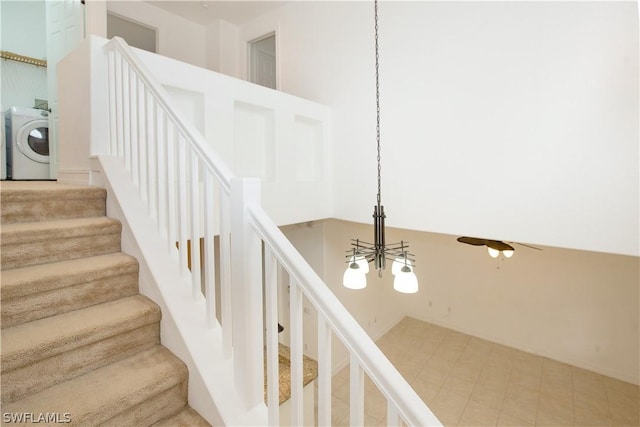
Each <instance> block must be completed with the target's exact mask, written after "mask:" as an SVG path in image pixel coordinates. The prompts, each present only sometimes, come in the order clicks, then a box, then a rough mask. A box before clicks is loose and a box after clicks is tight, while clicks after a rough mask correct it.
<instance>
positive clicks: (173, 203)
mask: <svg viewBox="0 0 640 427" xmlns="http://www.w3.org/2000/svg"><path fill="white" fill-rule="evenodd" d="M166 123H167V126H168V127H167V135H168V138H167V152H166V153H167V224H168V227H167V230H168V237H167V239H168V243H169V247H168V249H169V254H171V255H174V256H176V255H177V256H179V253H178V252H176V242H177V241H178V225H177V224H178V219H177V216H178V206H177V204H178V202H177V201H178V188H177V185H176V180H177V179H178V178H177V174H176V163H177V155H176V153H177V149H176V146H177V145H178V129H177V128H176V127H175V126H174V125H173V123H172V122H170V121H168V120H167V122H166Z"/></svg>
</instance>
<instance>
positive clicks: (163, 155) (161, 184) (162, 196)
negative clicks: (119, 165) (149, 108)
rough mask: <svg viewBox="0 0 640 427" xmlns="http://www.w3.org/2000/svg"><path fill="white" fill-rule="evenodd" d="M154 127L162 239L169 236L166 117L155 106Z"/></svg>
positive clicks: (160, 109) (159, 227)
mask: <svg viewBox="0 0 640 427" xmlns="http://www.w3.org/2000/svg"><path fill="white" fill-rule="evenodd" d="M156 115H157V118H156V127H157V131H156V134H157V139H156V142H157V145H156V151H157V153H158V161H157V163H156V169H157V171H156V175H157V176H158V185H157V191H158V195H157V198H158V231H159V232H160V234H161V235H162V236H163V237H167V238H168V236H169V231H168V228H169V224H168V222H167V187H168V185H169V184H168V182H167V143H168V142H167V139H168V137H167V133H168V129H167V116H166V114H164V110H163V109H162V108H160V107H159V106H158V105H157V104H156Z"/></svg>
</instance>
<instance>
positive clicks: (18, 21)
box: [0, 0, 47, 109]
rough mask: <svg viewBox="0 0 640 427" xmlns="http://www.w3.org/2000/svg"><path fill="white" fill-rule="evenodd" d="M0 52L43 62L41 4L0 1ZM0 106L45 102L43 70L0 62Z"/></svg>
mask: <svg viewBox="0 0 640 427" xmlns="http://www.w3.org/2000/svg"><path fill="white" fill-rule="evenodd" d="M0 8H1V13H0V15H1V16H2V18H1V19H2V30H1V31H2V35H1V38H0V40H1V43H0V45H1V50H6V51H9V52H13V53H17V54H19V55H23V56H30V57H32V58H36V59H47V39H46V19H45V7H44V0H38V1H28V2H25V1H2V2H1V3H0ZM0 74H1V75H2V86H1V90H0V94H1V95H0V105H1V106H2V108H3V109H7V108H9V107H13V106H23V107H33V106H34V99H36V98H37V99H47V69H46V68H43V67H36V66H34V65H30V64H24V63H19V62H15V61H6V60H2V61H0Z"/></svg>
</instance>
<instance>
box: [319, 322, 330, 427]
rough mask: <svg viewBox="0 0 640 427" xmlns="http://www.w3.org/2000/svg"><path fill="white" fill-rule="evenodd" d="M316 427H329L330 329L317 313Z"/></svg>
mask: <svg viewBox="0 0 640 427" xmlns="http://www.w3.org/2000/svg"><path fill="white" fill-rule="evenodd" d="M318 425H320V426H330V425H331V328H329V325H328V324H327V320H326V318H325V316H324V315H322V314H321V313H320V312H318Z"/></svg>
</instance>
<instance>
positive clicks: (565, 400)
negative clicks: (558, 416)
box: [540, 382, 606, 406]
mask: <svg viewBox="0 0 640 427" xmlns="http://www.w3.org/2000/svg"><path fill="white" fill-rule="evenodd" d="M543 397H544V398H547V399H552V400H556V401H558V402H560V403H562V404H564V405H566V406H572V405H573V404H574V401H573V391H572V389H571V387H566V386H554V385H550V384H549V383H545V382H543V383H542V384H541V386H540V398H541V399H542V398H543ZM605 404H606V402H605Z"/></svg>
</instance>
